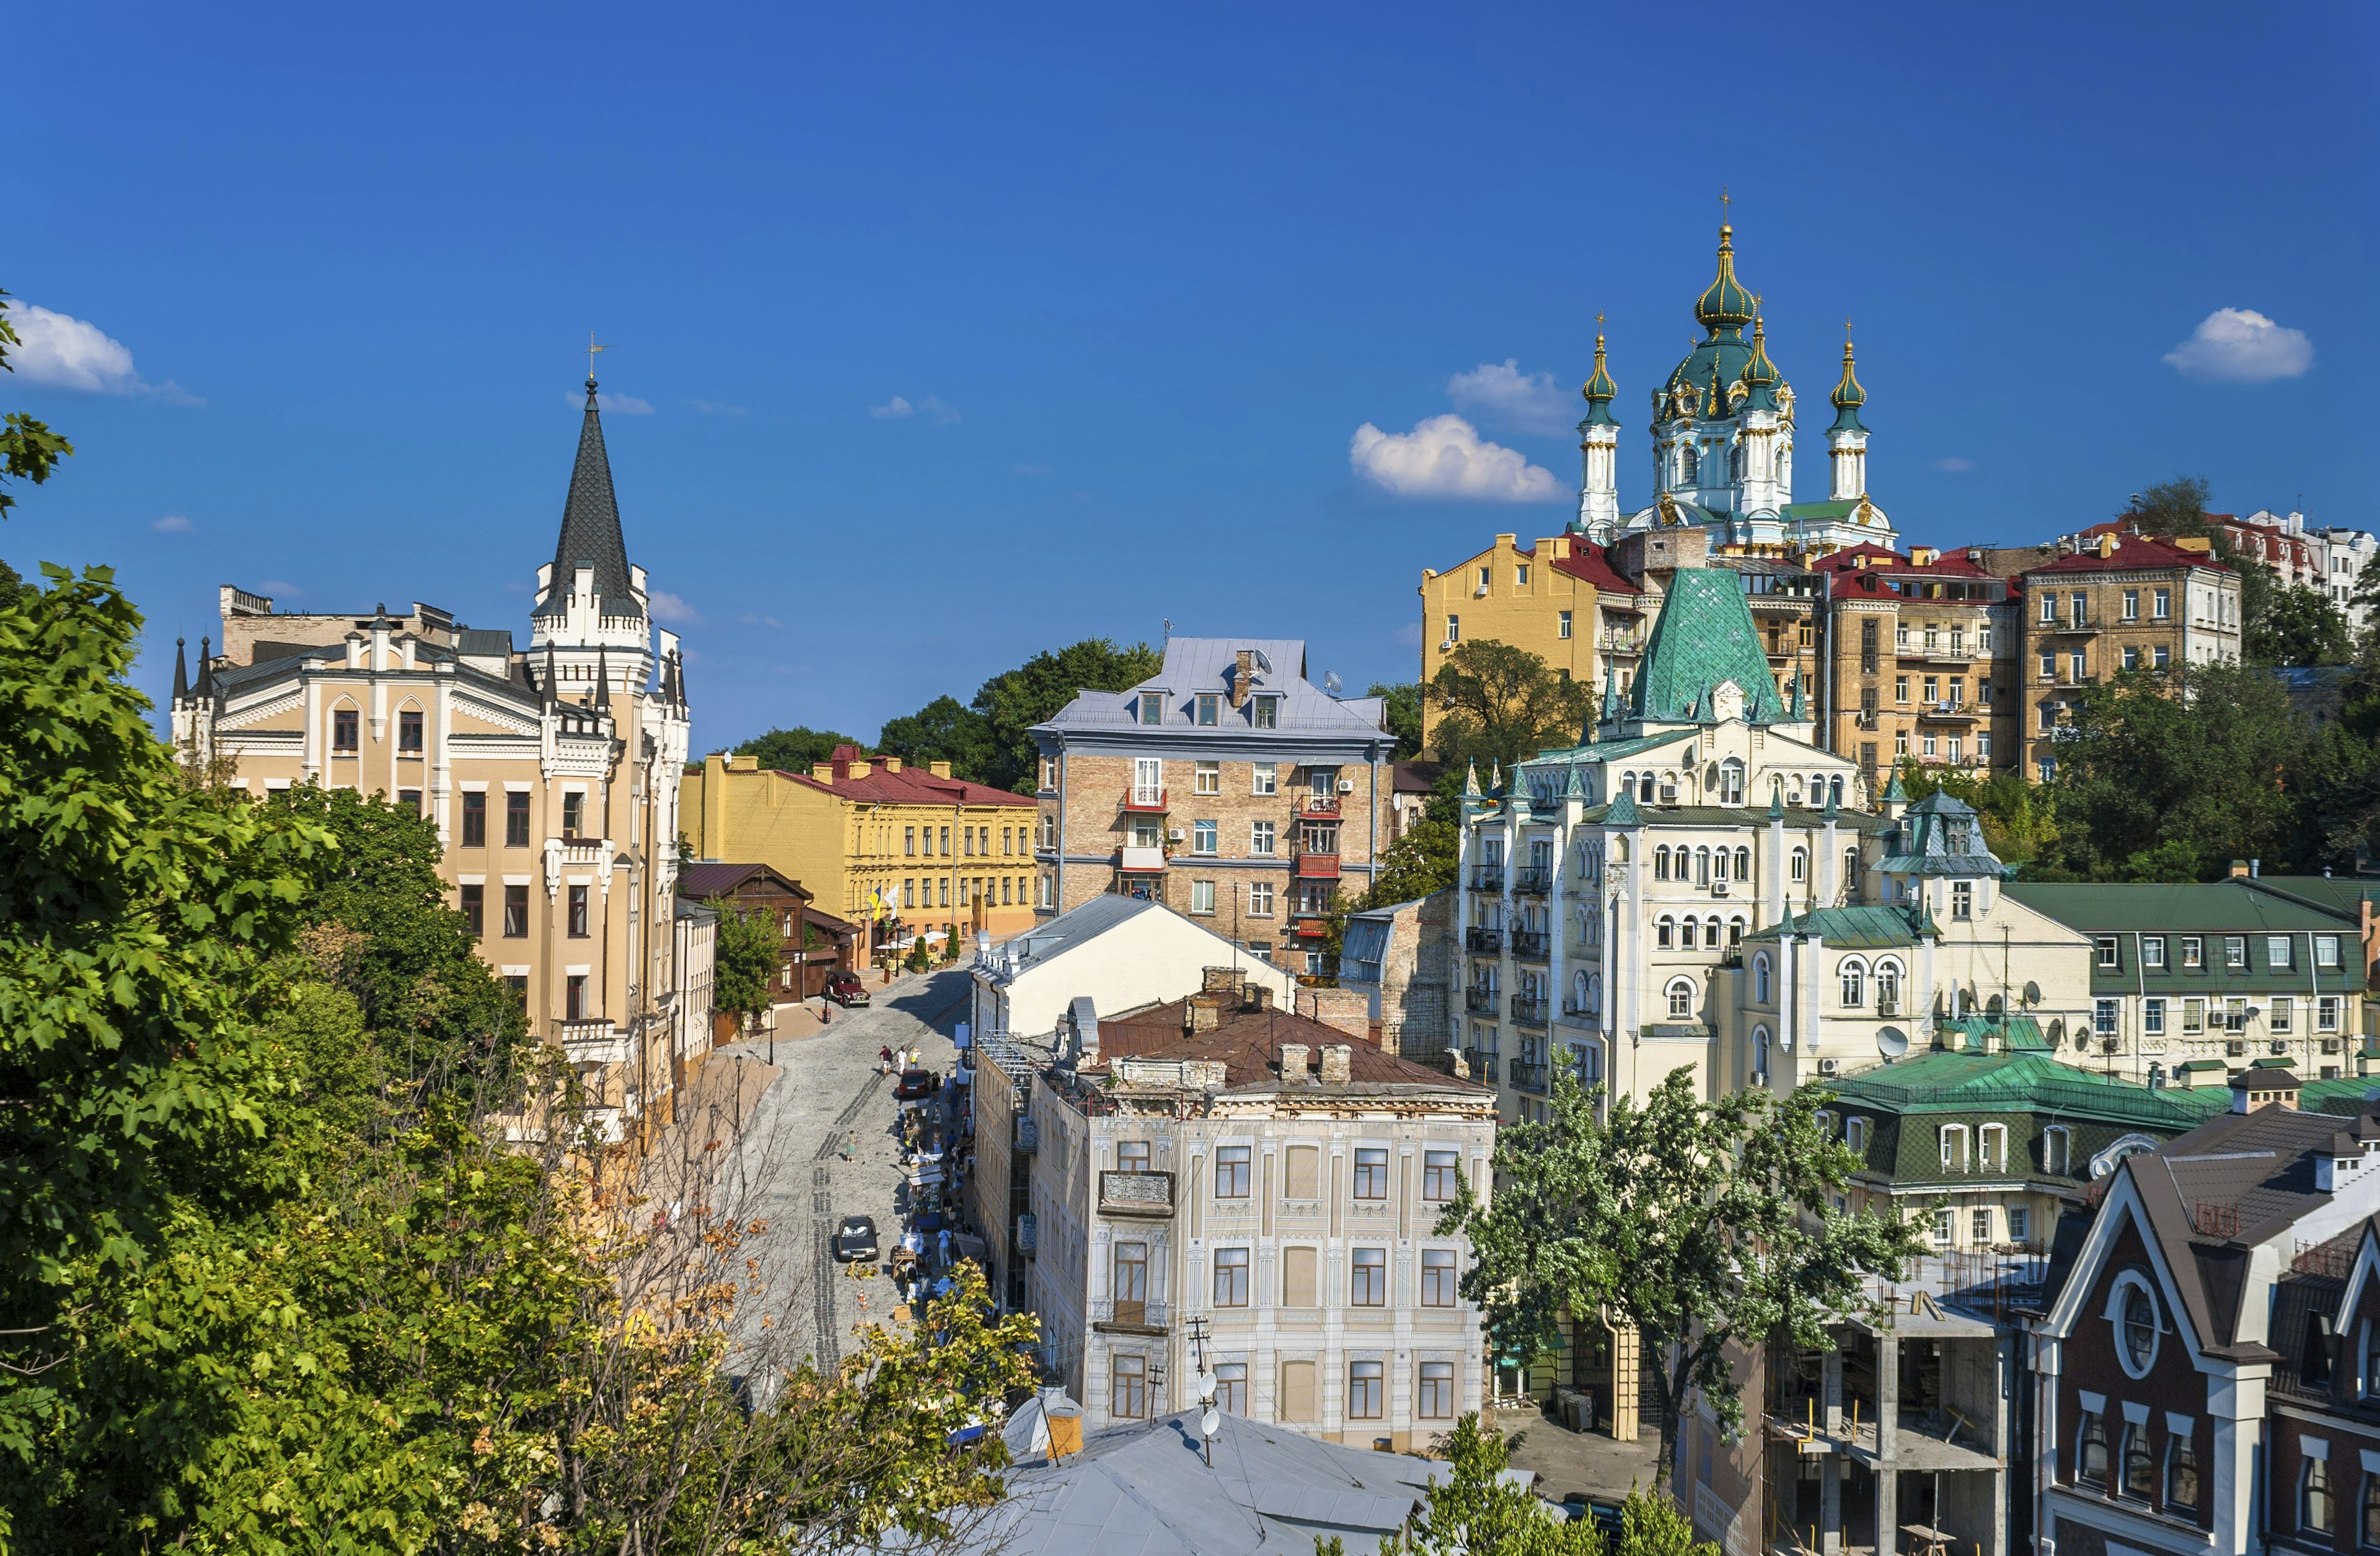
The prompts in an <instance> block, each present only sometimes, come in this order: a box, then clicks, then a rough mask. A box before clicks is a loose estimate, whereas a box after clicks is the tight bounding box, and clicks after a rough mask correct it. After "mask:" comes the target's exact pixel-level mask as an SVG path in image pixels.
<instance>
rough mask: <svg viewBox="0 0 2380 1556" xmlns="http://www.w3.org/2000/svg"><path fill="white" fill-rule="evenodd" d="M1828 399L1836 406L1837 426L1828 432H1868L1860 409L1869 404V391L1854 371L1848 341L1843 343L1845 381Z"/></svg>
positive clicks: (1836, 386)
mask: <svg viewBox="0 0 2380 1556" xmlns="http://www.w3.org/2000/svg"><path fill="white" fill-rule="evenodd" d="M1827 398H1828V399H1829V400H1832V401H1833V402H1834V405H1835V424H1834V425H1833V426H1831V427H1829V428H1828V429H1827V430H1828V432H1866V431H1867V428H1866V427H1865V426H1864V424H1863V423H1862V422H1861V421H1860V419H1859V413H1860V407H1862V406H1864V405H1865V404H1867V391H1866V390H1864V389H1863V388H1861V387H1860V382H1859V378H1858V376H1857V375H1856V374H1854V373H1853V372H1852V343H1851V342H1850V341H1848V340H1846V341H1844V342H1843V381H1842V382H1841V383H1838V384H1836V385H1835V392H1834V393H1833V394H1831V395H1828V396H1827Z"/></svg>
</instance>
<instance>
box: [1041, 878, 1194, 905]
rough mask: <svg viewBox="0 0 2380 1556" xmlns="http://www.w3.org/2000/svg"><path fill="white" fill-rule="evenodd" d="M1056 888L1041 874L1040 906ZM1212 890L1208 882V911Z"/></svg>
mask: <svg viewBox="0 0 2380 1556" xmlns="http://www.w3.org/2000/svg"><path fill="white" fill-rule="evenodd" d="M1056 889H1057V882H1056V881H1055V880H1053V879H1052V878H1051V877H1050V876H1047V875H1045V876H1043V877H1042V878H1041V906H1043V907H1048V906H1050V903H1051V902H1052V900H1053V894H1054V893H1055V891H1056ZM1213 890H1214V888H1213V886H1212V885H1211V884H1210V885H1209V886H1208V893H1209V896H1208V911H1210V912H1211V911H1212V910H1213V907H1214V901H1213V897H1212V893H1213Z"/></svg>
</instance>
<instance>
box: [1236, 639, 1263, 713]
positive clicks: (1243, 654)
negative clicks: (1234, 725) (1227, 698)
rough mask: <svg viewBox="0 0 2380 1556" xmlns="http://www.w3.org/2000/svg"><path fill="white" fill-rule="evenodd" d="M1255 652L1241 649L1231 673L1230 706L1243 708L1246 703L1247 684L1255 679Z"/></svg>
mask: <svg viewBox="0 0 2380 1556" xmlns="http://www.w3.org/2000/svg"><path fill="white" fill-rule="evenodd" d="M1256 675H1257V651H1256V650H1254V649H1242V650H1240V653H1239V659H1238V660H1237V662H1236V663H1235V664H1234V666H1233V671H1232V706H1233V707H1234V708H1245V707H1246V706H1247V701H1248V683H1249V682H1251V681H1253V680H1255V679H1256Z"/></svg>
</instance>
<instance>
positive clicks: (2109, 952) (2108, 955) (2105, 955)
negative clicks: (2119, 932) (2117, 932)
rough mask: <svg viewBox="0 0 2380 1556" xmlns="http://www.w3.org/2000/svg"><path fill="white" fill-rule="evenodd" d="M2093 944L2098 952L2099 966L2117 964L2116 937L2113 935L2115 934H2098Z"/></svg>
mask: <svg viewBox="0 0 2380 1556" xmlns="http://www.w3.org/2000/svg"><path fill="white" fill-rule="evenodd" d="M2093 944H2094V946H2095V948H2096V950H2097V951H2098V954H2099V965H2100V966H2103V967H2112V966H2116V965H2117V963H2116V937H2115V936H2113V935H2101V936H2100V937H2099V938H2098V939H2097V940H2096V941H2095V942H2093Z"/></svg>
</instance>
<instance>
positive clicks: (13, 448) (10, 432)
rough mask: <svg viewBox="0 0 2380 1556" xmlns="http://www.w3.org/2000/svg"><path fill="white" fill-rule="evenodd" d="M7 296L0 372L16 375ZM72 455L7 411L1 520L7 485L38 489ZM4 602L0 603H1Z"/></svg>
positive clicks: (9, 503)
mask: <svg viewBox="0 0 2380 1556" xmlns="http://www.w3.org/2000/svg"><path fill="white" fill-rule="evenodd" d="M7 296H8V294H7V293H6V292H0V368H6V369H7V371H10V372H15V371H17V370H16V367H15V366H14V365H13V364H11V363H10V362H9V360H8V347H9V346H17V345H20V344H22V343H21V342H19V341H18V339H17V329H16V326H15V325H13V324H11V323H9V322H8V314H7V307H8V305H7V302H6V298H7ZM73 453H74V444H70V443H68V442H67V440H66V439H64V438H62V437H60V436H59V435H58V434H57V433H55V432H51V431H50V429H49V426H48V424H47V423H46V422H42V421H37V420H35V419H33V418H31V417H30V416H27V415H25V414H24V413H22V412H21V411H13V410H12V411H10V412H9V413H8V418H7V420H6V422H0V518H6V517H8V510H9V509H10V508H13V507H15V506H16V505H17V499H16V498H15V497H14V496H12V495H10V494H9V492H8V491H7V486H6V483H7V482H9V481H12V480H25V481H30V482H32V483H33V484H34V485H35V486H39V485H41V484H42V482H44V481H46V480H49V479H50V477H51V476H52V475H53V474H55V472H56V470H57V468H58V461H59V460H61V459H64V458H67V457H68V456H71V455H72V454H73ZM7 577H8V580H10V581H16V580H17V575H16V573H15V572H14V571H13V570H9V571H8V575H7ZM0 603H5V600H0Z"/></svg>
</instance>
